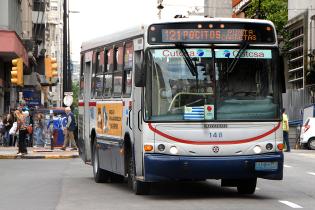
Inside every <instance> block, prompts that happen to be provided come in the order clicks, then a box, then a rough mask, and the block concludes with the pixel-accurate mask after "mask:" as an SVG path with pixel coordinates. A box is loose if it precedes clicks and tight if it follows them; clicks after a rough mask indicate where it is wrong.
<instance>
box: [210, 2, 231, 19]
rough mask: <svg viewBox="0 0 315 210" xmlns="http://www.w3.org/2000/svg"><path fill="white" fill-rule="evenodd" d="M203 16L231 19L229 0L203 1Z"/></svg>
mask: <svg viewBox="0 0 315 210" xmlns="http://www.w3.org/2000/svg"><path fill="white" fill-rule="evenodd" d="M204 5H205V8H204V15H205V16H208V17H226V18H228V17H232V1H231V0H205V1H204Z"/></svg>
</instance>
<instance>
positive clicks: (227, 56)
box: [223, 50, 231, 58]
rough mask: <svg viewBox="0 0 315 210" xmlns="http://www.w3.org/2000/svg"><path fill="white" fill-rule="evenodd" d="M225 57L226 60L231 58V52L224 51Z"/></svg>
mask: <svg viewBox="0 0 315 210" xmlns="http://www.w3.org/2000/svg"><path fill="white" fill-rule="evenodd" d="M223 55H224V57H226V58H230V56H231V52H230V51H229V50H224V51H223Z"/></svg>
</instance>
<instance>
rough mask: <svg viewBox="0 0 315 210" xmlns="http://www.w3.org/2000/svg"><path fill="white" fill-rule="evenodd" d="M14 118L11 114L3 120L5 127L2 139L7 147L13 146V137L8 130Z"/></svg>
mask: <svg viewBox="0 0 315 210" xmlns="http://www.w3.org/2000/svg"><path fill="white" fill-rule="evenodd" d="M13 122H14V117H13V115H12V114H11V113H9V114H7V115H6V116H5V118H4V119H3V124H4V126H5V134H4V138H5V139H6V142H7V146H9V147H11V146H13V136H12V135H11V134H10V129H11V128H12V126H13Z"/></svg>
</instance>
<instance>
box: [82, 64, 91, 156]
mask: <svg viewBox="0 0 315 210" xmlns="http://www.w3.org/2000/svg"><path fill="white" fill-rule="evenodd" d="M84 65H85V66H84V87H91V68H92V65H91V61H90V60H88V61H87V60H86V62H85V63H84ZM83 92H84V101H83V103H84V115H83V121H84V128H83V135H84V147H85V148H84V149H85V153H86V155H85V159H86V160H85V161H86V162H88V161H91V140H90V133H91V131H90V120H91V119H90V116H91V111H90V107H89V102H90V99H91V91H90V88H84V89H83Z"/></svg>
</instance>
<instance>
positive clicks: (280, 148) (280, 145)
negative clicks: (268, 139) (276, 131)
mask: <svg viewBox="0 0 315 210" xmlns="http://www.w3.org/2000/svg"><path fill="white" fill-rule="evenodd" d="M277 147H278V150H280V151H282V150H283V148H284V146H283V144H282V143H280V144H278V145H277Z"/></svg>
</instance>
